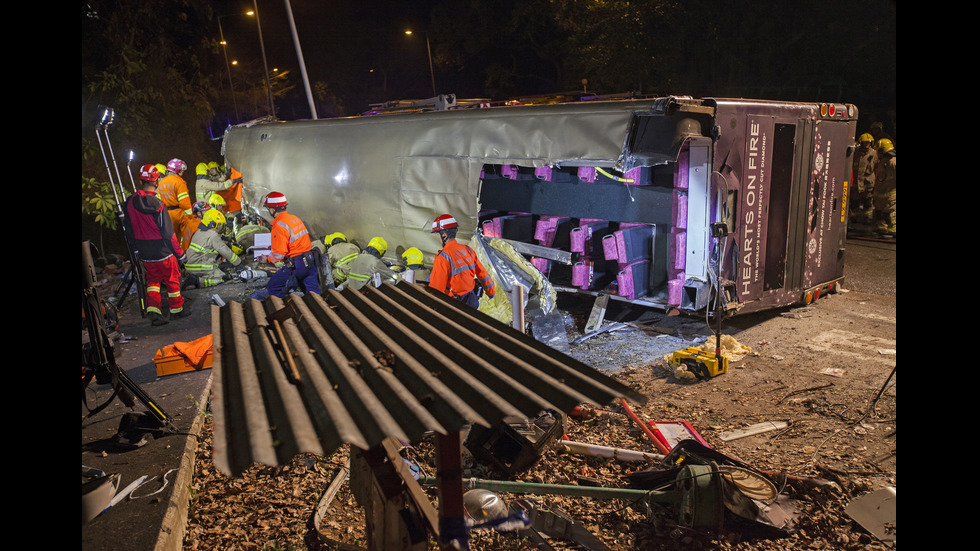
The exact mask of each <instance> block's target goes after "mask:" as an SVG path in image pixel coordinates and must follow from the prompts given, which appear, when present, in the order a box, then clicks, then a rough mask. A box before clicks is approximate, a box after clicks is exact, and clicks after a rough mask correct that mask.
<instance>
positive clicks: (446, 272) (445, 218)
mask: <svg viewBox="0 0 980 551" xmlns="http://www.w3.org/2000/svg"><path fill="white" fill-rule="evenodd" d="M458 229H459V224H457V223H456V219H455V218H453V217H452V216H451V215H449V214H443V215H441V216H439V217H437V218H436V219H435V220H434V221H433V222H432V233H438V234H439V238H440V239H441V240H442V250H440V251H439V252H438V254H436V257H435V259H434V260H433V261H432V273H431V274H430V275H429V287H431V288H433V289H435V290H437V291H439V292H440V293H445V294H447V295H449V296H451V297H453V298H455V299H457V300H459V301H461V302H463V303H465V304H467V305H469V306H472V307H473V308H479V307H480V297H479V296H478V295H477V285H479V286H480V288H482V290H483V292H485V293H486V294H487V297H488V298H491V299H492V298H493V295H494V293H495V290H496V287H495V285H494V282H493V278H492V277H491V276H490V272H488V271H487V269H486V268H484V267H483V263H482V262H480V259H479V258H477V256H476V251H474V250H473V249H472V248H470V246H469V245H466V244H463V243H459V242H457V241H456V232H457V231H458Z"/></svg>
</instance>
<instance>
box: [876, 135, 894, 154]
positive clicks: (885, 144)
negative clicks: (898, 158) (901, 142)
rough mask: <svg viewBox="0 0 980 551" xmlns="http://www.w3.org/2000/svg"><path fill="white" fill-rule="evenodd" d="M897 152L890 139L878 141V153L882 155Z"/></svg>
mask: <svg viewBox="0 0 980 551" xmlns="http://www.w3.org/2000/svg"><path fill="white" fill-rule="evenodd" d="M894 150H895V144H893V143H892V141H891V140H889V139H888V138H882V139H880V140H878V151H880V152H882V153H888V152H890V151H894Z"/></svg>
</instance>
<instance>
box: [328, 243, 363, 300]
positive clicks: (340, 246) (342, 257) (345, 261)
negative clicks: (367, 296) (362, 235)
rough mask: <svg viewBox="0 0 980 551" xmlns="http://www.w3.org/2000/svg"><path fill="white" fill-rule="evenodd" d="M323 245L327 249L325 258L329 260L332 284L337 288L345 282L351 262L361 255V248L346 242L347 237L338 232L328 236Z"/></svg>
mask: <svg viewBox="0 0 980 551" xmlns="http://www.w3.org/2000/svg"><path fill="white" fill-rule="evenodd" d="M324 245H326V247H327V251H326V252H327V258H329V259H330V266H331V268H332V270H331V275H332V276H333V283H334V285H335V286H337V287H339V286H340V284H342V283H343V282H345V281H347V276H348V275H349V274H350V267H351V262H352V261H353V260H354V259H355V258H357V255H359V254H361V248H360V247H358V246H357V245H355V244H353V243H351V242H349V241H347V236H346V235H344V234H342V233H340V232H336V233H334V234H331V235H330V236H328V237H327V238H326V239H325V240H324Z"/></svg>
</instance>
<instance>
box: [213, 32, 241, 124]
mask: <svg viewBox="0 0 980 551" xmlns="http://www.w3.org/2000/svg"><path fill="white" fill-rule="evenodd" d="M228 15H233V14H228ZM228 15H219V16H218V34H219V35H220V36H221V48H222V49H223V50H224V52H225V68H227V69H228V86H229V87H231V101H232V103H233V104H235V122H238V121H239V120H241V115H239V113H238V98H236V97H235V84H234V83H233V82H232V80H231V65H230V64H229V63H228V42H226V41H225V31H224V29H222V28H221V18H222V17H228Z"/></svg>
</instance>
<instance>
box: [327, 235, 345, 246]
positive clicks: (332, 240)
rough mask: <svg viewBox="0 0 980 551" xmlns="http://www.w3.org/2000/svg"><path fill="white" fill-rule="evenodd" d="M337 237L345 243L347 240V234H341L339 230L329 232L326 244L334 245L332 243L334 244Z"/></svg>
mask: <svg viewBox="0 0 980 551" xmlns="http://www.w3.org/2000/svg"><path fill="white" fill-rule="evenodd" d="M338 239H340V240H341V241H343V242H345V243H346V242H347V236H346V235H344V234H342V233H340V232H336V233H332V234H330V236H329V237H327V243H326V244H327V245H334V244H336V242H337V240H338Z"/></svg>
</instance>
